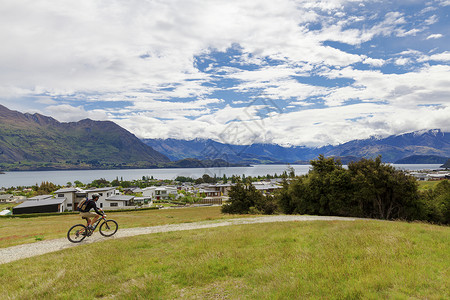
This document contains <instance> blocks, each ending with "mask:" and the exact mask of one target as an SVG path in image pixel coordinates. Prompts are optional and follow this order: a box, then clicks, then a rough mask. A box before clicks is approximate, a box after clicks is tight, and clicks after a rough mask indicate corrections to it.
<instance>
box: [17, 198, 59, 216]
mask: <svg viewBox="0 0 450 300" xmlns="http://www.w3.org/2000/svg"><path fill="white" fill-rule="evenodd" d="M65 210H67V199H66V198H65V197H58V198H52V196H51V195H42V196H36V197H33V198H29V199H28V200H27V201H25V202H23V203H21V204H19V205H17V206H16V207H14V208H13V214H14V215H20V214H32V213H49V212H64V211H65Z"/></svg>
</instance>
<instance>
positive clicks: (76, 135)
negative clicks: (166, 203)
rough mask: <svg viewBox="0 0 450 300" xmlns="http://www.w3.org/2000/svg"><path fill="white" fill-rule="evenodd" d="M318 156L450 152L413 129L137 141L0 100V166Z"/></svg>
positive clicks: (434, 137) (437, 158)
mask: <svg viewBox="0 0 450 300" xmlns="http://www.w3.org/2000/svg"><path fill="white" fill-rule="evenodd" d="M319 154H323V155H325V156H327V157H328V156H334V157H339V158H340V159H341V161H342V162H343V163H344V164H346V163H348V162H349V161H352V160H359V159H360V158H373V157H376V156H378V155H381V156H382V158H383V161H385V162H397V163H405V164H406V163H442V164H443V163H445V162H446V161H447V159H448V158H449V157H450V133H448V132H443V131H441V130H439V129H435V130H426V131H417V132H412V133H406V134H402V135H395V136H389V137H387V138H376V137H372V138H369V139H365V140H354V141H350V142H347V143H344V144H341V145H336V146H333V145H327V146H323V147H318V148H312V147H303V146H292V147H282V146H280V145H275V144H253V145H230V144H224V143H220V142H217V141H214V140H211V139H195V140H176V139H142V140H140V139H139V138H137V137H136V136H135V135H133V134H132V133H130V132H129V131H127V130H125V129H124V128H122V127H120V126H119V125H117V124H115V123H114V122H111V121H93V120H90V119H85V120H81V121H78V122H68V123H64V122H59V121H57V120H56V119H54V118H52V117H47V116H43V115H41V114H37V113H35V114H29V113H25V114H23V113H20V112H17V111H13V110H9V109H8V108H6V107H4V106H2V105H0V170H9V171H11V170H61V169H114V168H160V167H180V168H184V167H210V166H216V167H219V166H238V165H248V164H276V163H278V164H279V163H282V164H285V163H291V164H294V163H302V164H307V163H309V160H311V159H314V158H316V157H317V156H318V155H319Z"/></svg>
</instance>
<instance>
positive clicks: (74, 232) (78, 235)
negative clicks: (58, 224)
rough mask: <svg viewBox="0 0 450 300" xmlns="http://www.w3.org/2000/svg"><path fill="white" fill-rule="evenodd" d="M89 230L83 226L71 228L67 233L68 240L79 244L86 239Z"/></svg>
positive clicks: (78, 225)
mask: <svg viewBox="0 0 450 300" xmlns="http://www.w3.org/2000/svg"><path fill="white" fill-rule="evenodd" d="M86 232H87V228H86V226H84V225H83V224H77V225H74V226H72V227H70V229H69V231H68V232H67V238H68V239H69V241H71V242H72V243H79V242H81V241H82V240H84V239H85V238H86Z"/></svg>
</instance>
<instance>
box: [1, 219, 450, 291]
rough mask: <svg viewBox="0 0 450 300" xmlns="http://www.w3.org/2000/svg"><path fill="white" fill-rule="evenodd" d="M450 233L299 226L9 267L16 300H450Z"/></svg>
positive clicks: (5, 273) (119, 243) (121, 242)
mask: <svg viewBox="0 0 450 300" xmlns="http://www.w3.org/2000/svg"><path fill="white" fill-rule="evenodd" d="M449 246H450V228H449V227H439V226H432V225H427V224H419V223H415V224H408V223H401V222H381V221H355V222H338V221H335V222H324V221H316V222H290V223H272V224H254V225H240V226H231V227H220V228H214V229H203V230H193V231H184V232H169V233H160V234H151V235H144V236H137V237H132V238H124V239H116V240H109V241H105V242H102V243H95V244H87V245H83V246H80V247H76V248H70V249H66V250H64V251H60V252H57V253H52V254H46V255H42V256H39V257H35V258H30V259H25V260H21V261H16V262H13V263H9V264H5V265H1V266H0V285H1V286H2V287H5V288H4V291H3V292H4V294H3V295H4V297H5V298H7V299H8V298H10V299H93V298H105V299H112V298H117V299H449V298H450V291H449V286H450V274H449V270H450V252H449V251H448V249H449Z"/></svg>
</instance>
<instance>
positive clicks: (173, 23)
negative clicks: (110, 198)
mask: <svg viewBox="0 0 450 300" xmlns="http://www.w3.org/2000/svg"><path fill="white" fill-rule="evenodd" d="M449 13H450V0H429V1H427V0H425V1H417V0H404V1H377V0H371V1H363V0H348V1H346V0H328V1H322V0H312V1H311V0H308V1H306V0H295V1H294V0H292V1H288V0H278V1H273V0H239V1H233V0H229V1H218V0H208V1H205V0H203V1H200V0H164V1H161V0H157V1H156V0H149V1H120V0H116V1H114V0H112V1H106V0H103V1H92V0H81V1H67V0H61V1H58V4H57V5H55V2H53V1H41V0H35V1H24V0H4V1H2V3H1V4H0V25H1V26H0V38H1V40H2V47H0V103H1V104H3V105H5V106H7V107H8V108H10V109H14V110H18V111H21V112H30V113H34V112H38V113H41V114H44V115H48V116H52V117H54V118H55V119H57V120H59V121H61V122H71V121H78V120H81V119H85V118H91V119H94V120H111V121H114V122H116V123H117V124H119V125H120V126H122V127H124V128H126V129H128V130H129V131H131V132H132V133H134V134H135V135H136V136H138V137H139V138H178V139H194V138H211V139H214V140H216V141H220V142H225V143H234V144H250V143H256V142H260V143H276V144H280V145H306V146H321V145H325V144H338V143H343V142H346V141H349V140H353V139H363V138H368V137H370V136H381V137H383V136H387V135H391V134H401V133H405V132H411V131H415V130H424V129H434V128H439V129H442V130H445V131H450V121H449V116H450V36H449V34H450V29H449V28H450V18H449Z"/></svg>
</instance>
